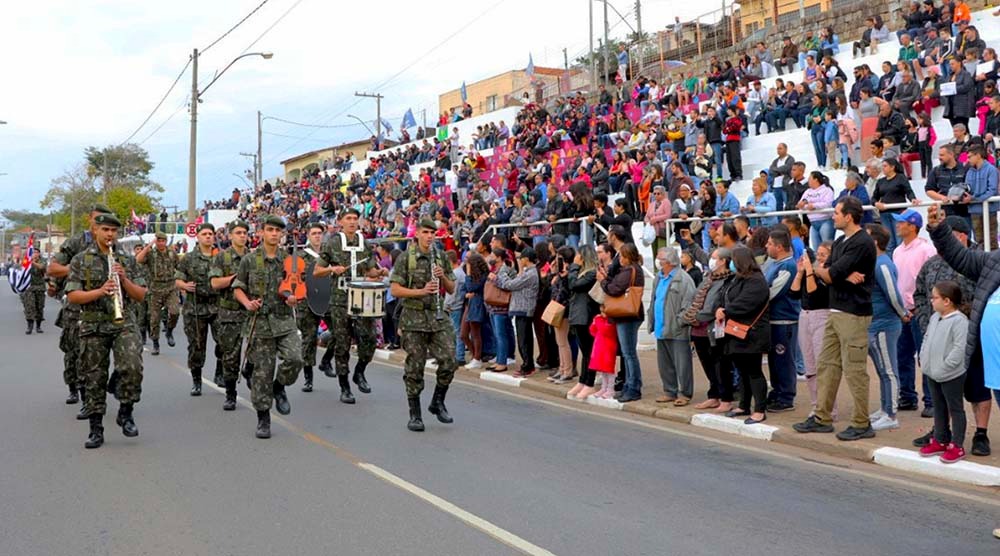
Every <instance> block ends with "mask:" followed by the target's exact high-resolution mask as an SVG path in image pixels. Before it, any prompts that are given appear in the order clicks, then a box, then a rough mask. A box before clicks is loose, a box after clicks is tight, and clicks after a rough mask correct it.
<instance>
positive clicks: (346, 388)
mask: <svg viewBox="0 0 1000 556" xmlns="http://www.w3.org/2000/svg"><path fill="white" fill-rule="evenodd" d="M337 380H339V381H340V403H346V404H353V403H354V401H355V400H354V394H353V393H351V381H350V380H348V378H347V375H337Z"/></svg>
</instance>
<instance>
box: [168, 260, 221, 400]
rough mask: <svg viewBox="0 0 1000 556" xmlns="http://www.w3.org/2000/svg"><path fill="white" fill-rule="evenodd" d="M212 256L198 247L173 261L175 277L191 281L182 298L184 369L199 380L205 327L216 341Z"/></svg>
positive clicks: (216, 296)
mask: <svg viewBox="0 0 1000 556" xmlns="http://www.w3.org/2000/svg"><path fill="white" fill-rule="evenodd" d="M213 260H214V257H213V256H212V255H204V254H202V252H201V249H199V248H197V247H196V248H195V250H194V251H192V252H190V253H188V254H186V255H184V257H182V258H181V260H180V262H179V263H178V264H177V273H176V274H175V276H174V277H175V278H177V279H178V280H183V281H184V282H194V284H195V290H194V292H193V293H186V294H185V297H184V334H185V335H186V336H187V339H188V357H187V364H188V368H189V369H191V378H192V379H194V380H196V381H201V369H202V367H204V366H205V351H206V350H207V349H208V345H207V344H208V330H209V328H211V329H212V339H213V340H215V342H216V345H218V343H219V341H220V340H219V328H218V324H217V323H216V320H215V319H216V316H217V314H218V312H219V305H218V302H219V292H217V291H215V290H214V289H212V284H211V282H210V281H209V271H210V270H211V269H212V264H213Z"/></svg>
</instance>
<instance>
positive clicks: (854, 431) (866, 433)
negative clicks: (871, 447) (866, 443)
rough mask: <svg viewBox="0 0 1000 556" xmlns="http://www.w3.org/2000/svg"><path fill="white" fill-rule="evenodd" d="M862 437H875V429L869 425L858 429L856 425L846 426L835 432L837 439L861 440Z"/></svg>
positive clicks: (847, 440)
mask: <svg viewBox="0 0 1000 556" xmlns="http://www.w3.org/2000/svg"><path fill="white" fill-rule="evenodd" d="M862 438H875V430H874V429H872V427H871V425H868V426H867V427H865V428H863V429H859V428H857V427H847V428H846V429H844V430H842V431H840V432H838V433H837V440H843V441H845V442H850V441H852V440H861V439H862Z"/></svg>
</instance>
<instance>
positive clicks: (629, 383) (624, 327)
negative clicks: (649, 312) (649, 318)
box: [615, 320, 642, 396]
mask: <svg viewBox="0 0 1000 556" xmlns="http://www.w3.org/2000/svg"><path fill="white" fill-rule="evenodd" d="M640 326H642V321H638V320H637V321H631V322H619V323H617V324H616V325H615V327H616V328H617V329H618V347H619V348H620V349H621V352H622V366H623V367H625V389H624V390H622V393H623V394H626V395H627V394H633V395H636V396H641V395H642V368H640V367H639V352H638V351H637V349H636V348H637V347H638V344H639V327H640Z"/></svg>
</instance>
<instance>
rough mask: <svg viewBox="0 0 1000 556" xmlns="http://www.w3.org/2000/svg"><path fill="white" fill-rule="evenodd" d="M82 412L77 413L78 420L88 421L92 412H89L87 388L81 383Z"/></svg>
mask: <svg viewBox="0 0 1000 556" xmlns="http://www.w3.org/2000/svg"><path fill="white" fill-rule="evenodd" d="M79 391H80V412H79V413H77V414H76V420H77V421H86V420H87V419H88V418H89V417H90V413H88V412H87V390H86V389H84V387H83V385H82V384H81V385H80V388H79Z"/></svg>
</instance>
